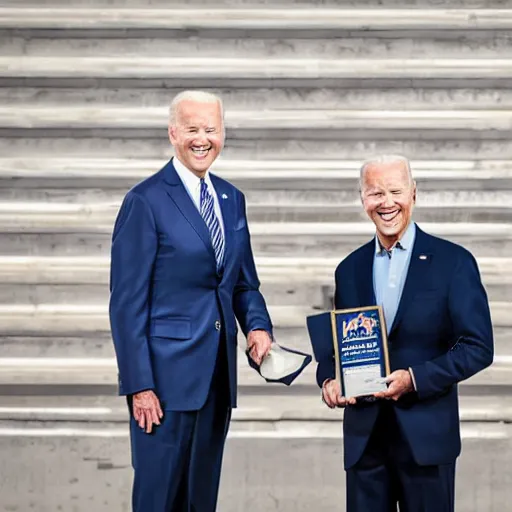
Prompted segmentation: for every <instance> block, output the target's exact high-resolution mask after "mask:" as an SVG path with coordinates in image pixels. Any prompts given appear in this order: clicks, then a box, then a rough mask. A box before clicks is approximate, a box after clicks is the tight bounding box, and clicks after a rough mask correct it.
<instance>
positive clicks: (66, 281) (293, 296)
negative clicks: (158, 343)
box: [0, 255, 512, 307]
mask: <svg viewBox="0 0 512 512" xmlns="http://www.w3.org/2000/svg"><path fill="white" fill-rule="evenodd" d="M341 259H343V255H340V258H339V259H338V258H293V257H289V258H256V265H257V268H258V275H259V278H260V281H261V290H262V293H263V295H264V297H265V299H266V301H267V303H269V304H288V305H290V306H292V305H304V304H308V305H310V306H313V307H324V306H326V305H328V304H331V302H332V300H331V297H332V295H333V287H334V278H333V276H334V270H335V268H336V267H337V265H338V263H339V261H341ZM478 263H479V267H480V272H481V274H482V279H483V282H484V285H485V286H486V288H487V293H488V294H489V298H490V300H493V301H501V302H503V301H512V286H511V285H512V271H511V270H510V269H512V260H511V259H510V258H481V259H480V260H479V262H478ZM109 264H110V263H109V259H108V258H107V257H91V258H84V257H69V258H62V257H46V258H45V257H37V256H34V257H10V256H0V304H1V303H3V304H14V303H16V304H26V303H30V304H41V303H43V304H44V303H49V304H56V303H67V304H84V303H85V304H89V303H98V302H100V303H103V302H105V301H107V300H108V295H109V290H108V280H109Z"/></svg>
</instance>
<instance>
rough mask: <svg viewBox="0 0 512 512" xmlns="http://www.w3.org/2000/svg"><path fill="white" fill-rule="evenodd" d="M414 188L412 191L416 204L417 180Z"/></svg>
mask: <svg viewBox="0 0 512 512" xmlns="http://www.w3.org/2000/svg"><path fill="white" fill-rule="evenodd" d="M413 186H414V189H413V191H412V200H413V201H414V204H416V191H417V188H416V182H414V185H413Z"/></svg>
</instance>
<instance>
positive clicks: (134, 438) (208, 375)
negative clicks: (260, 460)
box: [110, 91, 272, 512]
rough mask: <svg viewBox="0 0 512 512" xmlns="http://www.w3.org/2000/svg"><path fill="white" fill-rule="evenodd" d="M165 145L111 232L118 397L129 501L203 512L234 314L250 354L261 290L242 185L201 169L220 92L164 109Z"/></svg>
mask: <svg viewBox="0 0 512 512" xmlns="http://www.w3.org/2000/svg"><path fill="white" fill-rule="evenodd" d="M168 131H169V139H170V141H171V144H172V145H173V146H174V150H175V156H174V158H173V159H172V160H171V161H170V162H168V163H167V164H166V165H165V166H164V167H163V169H161V170H160V171H159V172H157V173H156V174H154V175H153V176H151V177H149V178H148V179H146V180H144V181H143V182H141V183H139V184H138V185H136V186H135V187H133V188H132V189H131V190H130V191H129V192H128V194H127V195H126V197H125V199H124V201H123V204H122V206H121V209H120V211H119V214H118V217H117V220H116V223H115V227H114V234H113V242H112V260H111V298H110V322H111V327H112V335H113V340H114V345H115V351H116V356H117V362H118V368H119V386H120V393H121V394H122V395H126V396H127V397H128V404H129V408H130V413H131V419H130V421H131V423H130V434H131V448H132V465H133V468H134V473H135V477H134V484H133V497H132V502H133V510H134V511H135V512H182V511H183V512H186V511H195V512H213V511H214V510H215V509H216V502H217V494H218V487H219V479H220V470H221V464H222V455H223V449H224V442H225V438H226V434H227V431H228V426H229V422H230V417H231V409H232V408H233V407H235V406H236V387H237V363H236V360H237V352H236V351H237V325H236V320H235V317H236V319H238V322H239V324H240V326H241V328H242V330H243V332H244V334H245V335H246V336H247V343H248V351H249V354H250V356H251V357H252V358H253V360H254V361H255V362H256V363H257V364H259V363H261V361H262V359H263V358H264V357H265V356H266V355H267V353H268V352H269V350H270V347H271V332H272V324H271V321H270V318H269V315H268V312H267V308H266V305H265V301H264V299H263V296H262V295H261V293H260V291H259V282H258V277H257V274H256V268H255V265H254V260H253V255H252V250H251V243H250V237H249V230H248V227H247V218H246V212H245V198H244V195H243V194H242V193H241V192H240V191H239V190H237V189H236V188H235V187H234V186H233V185H231V184H230V183H228V182H226V181H224V180H223V179H221V178H219V177H217V176H215V175H214V174H212V173H210V172H209V169H210V166H211V165H212V163H213V162H214V160H215V159H216V158H217V156H218V155H219V153H220V151H221V149H222V147H223V144H224V137H225V133H224V124H223V112H222V103H221V100H220V99H219V98H218V97H216V96H214V95H212V94H209V93H206V92H201V91H185V92H183V93H180V94H179V95H178V96H176V98H175V99H174V100H173V102H172V104H171V108H170V123H169V130H168Z"/></svg>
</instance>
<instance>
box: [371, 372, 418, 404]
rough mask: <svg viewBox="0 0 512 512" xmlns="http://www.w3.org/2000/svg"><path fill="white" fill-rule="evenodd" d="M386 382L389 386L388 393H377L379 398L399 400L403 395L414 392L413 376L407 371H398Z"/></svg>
mask: <svg viewBox="0 0 512 512" xmlns="http://www.w3.org/2000/svg"><path fill="white" fill-rule="evenodd" d="M386 382H387V383H388V384H389V386H388V389H387V390H386V391H381V392H380V393H375V396H376V397H377V398H386V399H387V400H395V401H396V400H398V399H399V398H400V397H401V396H402V395H405V394H406V393H410V392H411V391H414V384H413V383H412V378H411V374H410V373H409V372H408V371H407V370H396V371H394V372H393V373H392V374H391V375H389V376H388V378H387V379H386Z"/></svg>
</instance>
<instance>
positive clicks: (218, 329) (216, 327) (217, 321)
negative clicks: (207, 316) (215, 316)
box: [215, 320, 220, 331]
mask: <svg viewBox="0 0 512 512" xmlns="http://www.w3.org/2000/svg"><path fill="white" fill-rule="evenodd" d="M215 330H217V331H220V320H215Z"/></svg>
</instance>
